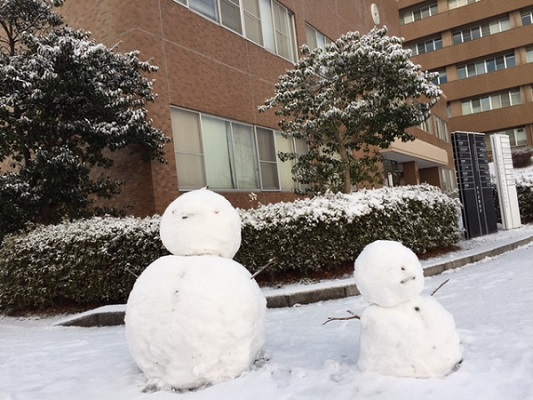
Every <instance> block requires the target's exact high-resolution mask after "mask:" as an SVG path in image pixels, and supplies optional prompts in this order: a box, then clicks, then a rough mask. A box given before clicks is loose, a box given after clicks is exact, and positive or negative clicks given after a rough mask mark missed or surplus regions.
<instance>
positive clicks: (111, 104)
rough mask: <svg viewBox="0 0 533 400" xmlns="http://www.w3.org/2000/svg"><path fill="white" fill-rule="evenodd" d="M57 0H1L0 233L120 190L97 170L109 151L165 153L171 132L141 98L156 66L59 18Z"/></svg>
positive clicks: (74, 213) (72, 212) (81, 211)
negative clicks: (165, 131)
mask: <svg viewBox="0 0 533 400" xmlns="http://www.w3.org/2000/svg"><path fill="white" fill-rule="evenodd" d="M61 3H62V1H59V0H54V1H42V0H0V27H2V28H3V31H2V30H0V37H1V42H0V44H1V46H2V48H1V55H0V207H1V208H0V238H1V237H2V236H3V234H5V233H6V232H10V231H13V230H14V229H17V228H20V227H22V226H23V225H24V223H26V222H27V221H36V222H44V223H53V222H57V221H59V220H60V219H62V218H64V217H70V218H76V217H80V216H86V215H90V214H91V212H93V209H92V200H93V199H95V198H98V197H100V198H110V197H112V196H113V195H114V194H116V193H118V192H119V188H120V182H118V181H116V180H113V179H111V178H109V177H107V176H105V175H104V174H102V173H100V174H99V175H98V174H95V168H96V167H98V170H100V171H103V170H105V169H109V168H110V167H111V166H112V164H113V160H112V158H111V156H110V153H112V152H113V151H116V150H119V149H123V148H125V147H126V146H129V145H136V146H135V147H138V148H140V149H141V151H142V152H143V154H144V156H145V158H146V159H158V160H160V161H161V162H164V160H163V158H162V157H163V147H164V144H165V143H166V142H167V141H168V139H167V138H166V137H165V136H164V135H163V133H162V132H161V131H160V130H158V129H155V128H154V127H152V122H151V120H149V119H148V117H147V110H146V108H145V105H146V104H147V103H148V102H152V101H154V99H155V94H154V93H153V91H152V82H151V81H149V80H148V79H147V78H146V76H145V75H146V74H147V73H151V72H154V71H156V70H157V68H156V67H155V66H153V65H151V64H150V63H149V62H143V61H140V60H139V53H138V52H129V53H126V54H121V53H119V52H118V51H117V49H116V48H111V49H110V48H107V47H106V46H104V45H102V44H98V43H96V42H95V41H94V40H92V39H91V38H90V34H89V33H87V32H84V31H81V30H73V29H70V28H67V27H62V19H61V17H60V16H59V15H58V14H56V13H55V12H54V11H53V7H54V6H58V5H61ZM0 240H1V239H0Z"/></svg>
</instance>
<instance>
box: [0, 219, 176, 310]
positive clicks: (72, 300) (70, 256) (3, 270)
mask: <svg viewBox="0 0 533 400" xmlns="http://www.w3.org/2000/svg"><path fill="white" fill-rule="evenodd" d="M164 254H168V253H167V252H166V250H165V249H164V248H163V246H162V244H161V241H160V240H159V217H151V218H145V219H139V218H133V217H127V218H116V217H105V218H100V217H95V218H91V219H87V220H79V221H76V222H71V223H62V224H59V225H48V226H38V227H36V228H35V229H34V230H32V231H30V232H28V233H24V234H18V235H8V236H6V238H5V240H4V243H3V244H2V247H1V248H0V312H6V313H9V312H16V311H19V310H29V309H38V308H49V307H54V306H63V305H82V306H86V305H96V304H104V303H107V304H112V303H121V302H125V301H126V299H127V297H128V294H129V292H130V291H131V288H132V286H133V283H134V282H135V279H136V275H139V274H140V273H141V272H142V271H143V270H144V268H146V267H147V266H148V265H149V264H150V263H151V262H152V261H154V260H155V259H157V258H159V257H161V256H162V255H164Z"/></svg>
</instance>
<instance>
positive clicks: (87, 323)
mask: <svg viewBox="0 0 533 400" xmlns="http://www.w3.org/2000/svg"><path fill="white" fill-rule="evenodd" d="M531 242H533V236H530V237H528V238H525V239H521V240H518V241H516V242H513V243H509V244H506V245H503V246H500V247H496V248H492V249H490V250H486V251H481V252H479V253H475V254H471V255H466V256H463V257H460V258H457V259H455V260H452V261H447V262H443V263H440V264H436V265H432V266H429V267H426V268H424V276H426V277H428V276H435V275H439V274H441V273H443V272H444V271H448V270H453V269H457V268H460V267H463V266H465V265H467V264H472V263H475V262H478V261H481V260H482V259H484V258H486V257H495V256H498V255H501V254H503V253H507V252H509V251H511V250H514V249H516V248H518V247H520V246H523V245H526V244H528V243H531ZM310 286H312V285H310ZM358 294H359V290H358V289H357V287H356V286H355V283H346V284H341V285H338V286H334V287H324V288H313V287H309V288H308V289H306V288H305V286H304V287H302V289H297V290H296V291H295V292H293V293H288V294H271V295H265V297H266V300H267V307H268V308H284V307H293V306H295V305H300V304H310V303H316V302H319V301H325V300H335V299H342V298H345V297H351V296H357V295H358ZM106 307H107V306H104V307H100V308H97V309H95V310H93V311H88V312H86V313H82V314H79V315H74V316H73V317H70V318H67V319H66V320H62V321H59V322H57V323H56V324H55V325H56V326H78V327H100V326H116V325H123V324H124V315H125V308H126V306H125V305H124V310H117V309H116V308H114V309H113V311H105V309H106Z"/></svg>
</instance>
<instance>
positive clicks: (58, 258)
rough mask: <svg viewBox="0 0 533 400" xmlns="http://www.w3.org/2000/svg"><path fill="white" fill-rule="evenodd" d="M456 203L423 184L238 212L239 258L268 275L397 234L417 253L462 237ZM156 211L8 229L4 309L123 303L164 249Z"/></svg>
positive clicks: (0, 306)
mask: <svg viewBox="0 0 533 400" xmlns="http://www.w3.org/2000/svg"><path fill="white" fill-rule="evenodd" d="M459 212H460V209H459V204H458V202H457V200H454V199H452V198H450V197H449V196H447V195H445V194H443V193H442V192H441V191H440V190H439V189H437V188H435V187H432V186H429V185H420V186H407V187H398V188H382V189H376V190H362V191H359V192H356V193H353V194H350V195H345V194H327V195H325V196H320V197H314V198H312V199H302V200H297V201H295V202H293V203H276V204H271V205H263V206H260V207H259V208H257V209H253V210H239V213H240V215H241V219H242V243H241V247H240V249H239V251H238V253H237V255H236V256H235V259H236V261H238V262H239V263H241V264H242V265H244V266H245V267H247V268H248V269H249V270H250V271H256V270H257V269H258V268H259V267H261V266H263V265H264V264H266V263H267V262H268V261H269V260H270V259H271V258H273V257H274V258H275V262H273V265H272V267H271V268H270V269H269V270H268V271H270V273H271V274H273V275H274V274H283V273H284V272H296V273H297V274H298V275H299V276H301V277H305V276H306V274H307V273H308V272H309V271H311V270H317V269H319V268H323V269H328V268H329V269H334V268H336V267H338V266H340V265H341V264H343V263H345V262H348V261H349V262H353V260H354V259H355V257H356V256H357V255H358V254H359V253H360V251H361V250H362V249H363V248H364V246H365V245H367V244H368V243H370V242H372V241H374V240H378V239H386V240H397V241H400V242H402V243H403V244H404V245H405V246H407V247H409V248H411V249H413V251H415V252H416V253H417V254H420V253H424V252H426V251H427V250H430V249H435V248H443V247H447V246H450V245H453V244H454V243H456V242H457V241H458V240H459V234H458V226H457V221H458V216H459ZM160 220H161V218H160V217H159V216H153V217H149V218H144V219H140V218H133V217H127V218H115V217H95V218H92V219H86V220H79V221H76V222H65V223H62V224H58V225H48V226H37V227H36V228H35V229H33V230H32V231H30V232H26V233H19V234H13V235H8V236H6V237H5V240H4V242H3V244H2V246H1V247H0V312H4V313H8V312H16V311H20V310H29V309H38V308H50V307H54V306H62V305H78V306H86V305H95V304H110V303H122V302H125V301H126V300H127V297H128V294H129V293H130V291H131V288H132V287H133V284H134V283H135V280H136V276H138V275H140V273H141V272H142V271H143V270H144V269H145V268H146V267H147V266H148V265H150V264H151V263H152V262H153V261H154V260H156V259H158V258H160V257H162V256H163V255H165V254H168V252H167V251H166V250H165V249H164V247H163V245H162V243H161V240H160V237H159V222H160Z"/></svg>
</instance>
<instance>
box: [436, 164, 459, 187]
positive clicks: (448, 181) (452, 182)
mask: <svg viewBox="0 0 533 400" xmlns="http://www.w3.org/2000/svg"><path fill="white" fill-rule="evenodd" d="M439 175H440V182H441V189H442V190H443V191H444V192H453V191H454V190H455V189H457V180H456V176H455V171H454V170H452V169H448V168H439Z"/></svg>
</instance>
